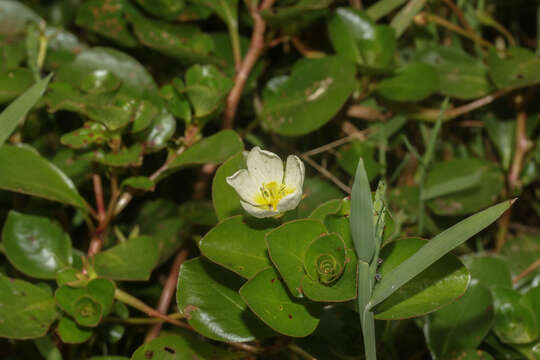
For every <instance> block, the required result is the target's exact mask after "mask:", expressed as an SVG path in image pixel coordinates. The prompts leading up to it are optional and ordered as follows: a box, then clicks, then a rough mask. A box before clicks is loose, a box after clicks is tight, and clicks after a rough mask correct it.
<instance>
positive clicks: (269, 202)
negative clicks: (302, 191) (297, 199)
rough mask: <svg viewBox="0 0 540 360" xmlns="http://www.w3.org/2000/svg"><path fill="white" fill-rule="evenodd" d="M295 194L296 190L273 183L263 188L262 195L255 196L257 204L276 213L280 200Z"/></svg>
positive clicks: (264, 185) (266, 184)
mask: <svg viewBox="0 0 540 360" xmlns="http://www.w3.org/2000/svg"><path fill="white" fill-rule="evenodd" d="M293 192H294V189H291V188H288V187H287V186H286V185H285V184H278V183H277V182H275V181H271V182H269V183H265V184H263V185H262V186H261V188H260V193H259V194H257V195H256V196H255V203H256V204H257V205H258V206H260V207H263V208H267V209H270V210H274V211H276V210H277V205H278V203H279V202H280V200H281V199H283V198H284V197H285V196H287V195H289V194H292V193H293Z"/></svg>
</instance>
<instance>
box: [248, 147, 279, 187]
mask: <svg viewBox="0 0 540 360" xmlns="http://www.w3.org/2000/svg"><path fill="white" fill-rule="evenodd" d="M246 162H247V168H248V171H249V173H250V175H251V176H252V177H253V179H254V180H255V182H256V183H257V184H258V185H259V186H261V185H262V184H265V183H269V182H272V181H275V182H276V183H278V184H281V182H282V181H283V161H281V159H280V158H279V156H277V155H276V154H274V153H273V152H270V151H266V150H261V148H260V147H258V146H255V147H254V148H253V149H251V151H250V152H249V154H248V157H247V161H246Z"/></svg>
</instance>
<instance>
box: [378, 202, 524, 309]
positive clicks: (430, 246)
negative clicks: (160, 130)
mask: <svg viewBox="0 0 540 360" xmlns="http://www.w3.org/2000/svg"><path fill="white" fill-rule="evenodd" d="M512 203H513V200H510V201H504V202H502V203H500V204H497V205H494V206H492V207H490V208H488V209H486V210H484V211H481V212H479V213H477V214H475V215H472V216H469V217H468V218H466V219H465V220H463V221H461V222H459V223H457V224H456V225H454V226H452V227H451V228H449V229H446V230H445V231H443V232H442V233H440V234H439V235H437V236H435V237H434V238H433V239H431V240H430V241H428V242H427V243H426V245H424V246H423V247H422V248H420V250H418V251H417V252H416V253H414V255H412V256H411V257H409V258H408V259H407V260H405V261H404V262H403V263H401V264H400V265H399V266H397V267H396V268H395V269H394V270H392V271H391V272H390V273H389V274H388V275H387V276H385V277H384V278H383V279H382V280H381V282H380V284H379V286H377V288H376V289H375V291H374V292H373V297H372V298H371V300H370V307H374V306H376V305H377V304H379V303H380V302H382V301H383V300H385V299H386V298H387V297H388V296H390V295H392V293H394V292H395V291H396V290H398V289H399V288H400V287H401V286H403V285H404V284H406V283H407V282H408V281H409V280H411V279H412V278H414V277H415V276H416V275H418V274H420V273H421V272H422V271H424V270H425V269H426V268H428V267H429V266H430V265H431V264H433V263H434V262H435V261H437V260H439V259H440V258H441V257H443V256H444V255H445V254H446V253H448V252H449V251H451V250H452V249H454V248H455V247H457V246H459V245H461V244H462V243H464V242H465V241H467V240H468V239H469V238H470V237H472V236H474V235H475V234H477V233H478V232H480V231H482V230H483V229H485V228H486V227H488V226H489V225H490V224H491V223H493V222H494V221H495V220H497V219H498V218H499V216H501V215H502V214H503V213H504V212H505V211H506V210H508V208H509V207H510V206H511V205H512Z"/></svg>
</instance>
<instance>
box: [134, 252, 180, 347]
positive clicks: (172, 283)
mask: <svg viewBox="0 0 540 360" xmlns="http://www.w3.org/2000/svg"><path fill="white" fill-rule="evenodd" d="M187 257H188V250H187V249H182V250H180V251H179V252H178V254H177V255H176V257H175V259H174V262H173V265H172V266H171V270H170V271H169V276H168V277H167V282H166V283H165V286H164V287H163V290H162V291H161V296H160V297H159V302H158V306H157V311H159V312H161V313H163V314H166V313H167V310H168V309H169V306H171V300H172V298H173V295H174V294H175V290H176V283H177V282H178V272H179V271H180V266H181V265H182V264H183V263H184V261H186V259H187ZM162 325H163V323H157V324H155V325H154V326H152V327H151V328H150V329H148V332H147V333H146V337H145V339H144V342H145V343H147V342H149V341H152V340H154V339H155V338H157V337H158V336H159V333H160V331H161V327H162Z"/></svg>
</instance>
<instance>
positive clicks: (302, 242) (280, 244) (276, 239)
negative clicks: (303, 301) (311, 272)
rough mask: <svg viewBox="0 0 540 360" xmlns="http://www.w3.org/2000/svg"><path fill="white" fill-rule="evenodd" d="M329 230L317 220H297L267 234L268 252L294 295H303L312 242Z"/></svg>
mask: <svg viewBox="0 0 540 360" xmlns="http://www.w3.org/2000/svg"><path fill="white" fill-rule="evenodd" d="M326 232H327V230H326V228H325V226H324V225H323V224H322V222H320V221H317V220H308V219H305V220H295V221H291V222H288V223H285V224H283V225H281V226H279V227H277V228H276V229H275V230H273V231H271V232H269V233H268V234H267V235H266V243H267V244H268V254H269V255H270V259H271V260H272V262H273V263H274V265H275V266H276V267H277V269H278V271H279V272H280V274H281V276H282V277H283V280H284V281H285V284H286V285H287V287H288V288H289V291H290V292H291V294H292V295H293V296H296V297H302V280H303V278H304V276H305V275H304V258H305V254H306V251H307V249H308V247H309V245H310V244H311V242H312V241H313V240H315V239H317V238H318V237H320V236H321V235H323V234H325V233H326Z"/></svg>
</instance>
